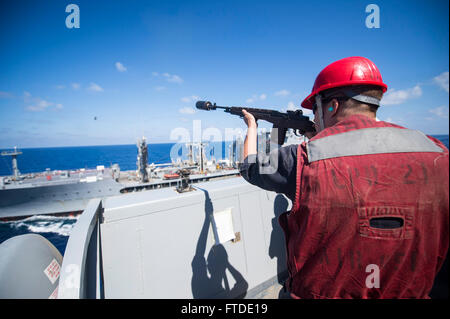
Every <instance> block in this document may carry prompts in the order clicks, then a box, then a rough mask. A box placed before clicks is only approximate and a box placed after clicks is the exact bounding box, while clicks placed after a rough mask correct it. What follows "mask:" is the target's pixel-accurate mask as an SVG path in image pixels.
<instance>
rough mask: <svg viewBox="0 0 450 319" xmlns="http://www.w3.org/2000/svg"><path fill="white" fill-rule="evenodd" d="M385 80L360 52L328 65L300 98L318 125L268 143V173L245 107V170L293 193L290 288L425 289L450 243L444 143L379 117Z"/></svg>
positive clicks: (352, 293)
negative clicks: (294, 138)
mask: <svg viewBox="0 0 450 319" xmlns="http://www.w3.org/2000/svg"><path fill="white" fill-rule="evenodd" d="M386 90H387V85H386V84H385V83H383V80H382V77H381V74H380V72H379V70H378V68H377V67H376V66H375V64H374V63H373V62H372V61H370V60H368V59H366V58H363V57H349V58H344V59H341V60H338V61H336V62H334V63H332V64H330V65H328V66H327V67H326V68H325V69H323V70H322V71H321V72H320V73H319V75H318V76H317V78H316V81H315V83H314V86H313V89H312V92H311V94H310V95H308V96H307V97H306V99H305V100H304V101H303V102H302V103H301V105H302V106H303V107H304V108H307V109H312V110H313V112H314V122H315V127H316V132H317V133H316V135H315V136H313V137H311V136H310V137H311V138H310V139H309V141H308V142H304V143H302V144H300V145H289V146H285V147H281V148H279V149H278V150H277V151H274V152H272V154H271V155H270V163H269V164H270V165H272V166H273V168H274V172H271V173H265V172H268V171H270V170H267V169H265V170H263V169H262V167H261V165H260V161H259V160H258V156H257V149H256V145H257V144H256V143H257V141H256V136H257V133H256V132H257V123H256V121H255V118H254V117H253V116H252V115H251V114H250V113H248V112H245V118H244V120H245V122H246V124H247V126H248V131H247V137H246V140H245V143H244V158H245V160H244V163H243V164H242V165H241V167H240V170H241V174H242V176H243V177H244V178H245V179H246V180H247V181H248V182H250V183H251V184H254V185H256V186H259V187H261V188H263V189H266V190H269V191H275V192H278V193H284V194H285V195H286V196H287V197H288V198H290V199H291V200H292V203H293V205H292V209H291V210H290V211H288V212H285V213H284V214H282V215H281V216H280V218H279V223H280V225H281V227H282V228H283V230H284V233H285V239H286V250H287V268H288V271H289V278H288V280H287V281H286V284H285V288H286V289H287V291H288V292H289V295H290V297H292V298H429V293H430V290H431V288H432V286H433V281H434V279H435V276H436V274H437V273H438V271H439V269H440V268H441V266H442V264H443V262H444V259H445V256H446V254H447V250H448V242H449V223H448V212H449V207H448V205H449V197H448V193H449V180H448V178H449V152H448V149H447V148H446V147H445V146H444V145H443V144H442V143H441V142H440V141H438V140H437V139H435V138H433V137H429V136H426V135H424V134H423V133H421V132H419V131H415V130H410V129H406V128H404V127H401V126H398V125H395V124H392V123H388V122H383V121H378V120H377V119H376V112H377V109H378V107H379V106H380V101H381V98H382V96H383V93H384V92H385V91H386ZM273 163H275V164H273Z"/></svg>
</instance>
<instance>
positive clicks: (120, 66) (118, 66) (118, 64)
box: [115, 62, 127, 72]
mask: <svg viewBox="0 0 450 319" xmlns="http://www.w3.org/2000/svg"><path fill="white" fill-rule="evenodd" d="M115 65H116V69H117V71H119V72H125V71H126V70H127V68H126V67H125V66H124V65H123V64H122V63H120V62H116V64H115Z"/></svg>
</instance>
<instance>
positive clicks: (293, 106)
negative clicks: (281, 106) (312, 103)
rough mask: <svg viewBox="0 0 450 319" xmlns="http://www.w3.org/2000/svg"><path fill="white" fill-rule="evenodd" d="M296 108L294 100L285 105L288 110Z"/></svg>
mask: <svg viewBox="0 0 450 319" xmlns="http://www.w3.org/2000/svg"><path fill="white" fill-rule="evenodd" d="M297 109H298V108H297V107H296V106H295V103H294V102H292V101H291V102H289V103H288V106H287V110H288V111H295V110H297Z"/></svg>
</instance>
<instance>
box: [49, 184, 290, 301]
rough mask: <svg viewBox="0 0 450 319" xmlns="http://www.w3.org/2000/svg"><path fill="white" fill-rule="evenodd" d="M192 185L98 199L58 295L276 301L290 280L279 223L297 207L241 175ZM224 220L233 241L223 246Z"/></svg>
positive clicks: (71, 247) (85, 217)
mask: <svg viewBox="0 0 450 319" xmlns="http://www.w3.org/2000/svg"><path fill="white" fill-rule="evenodd" d="M194 188H195V189H196V190H195V191H191V192H187V193H178V192H176V191H175V190H174V189H173V188H164V189H158V190H153V191H151V192H138V193H129V194H124V195H120V196H113V197H109V198H107V199H104V200H101V199H94V200H91V201H90V203H89V205H88V206H87V208H86V209H85V211H84V212H83V214H82V215H81V217H80V218H79V220H78V222H77V224H76V225H75V227H74V229H73V230H72V233H71V236H70V238H69V241H68V244H67V247H66V252H65V255H64V259H63V263H62V267H61V275H60V278H59V287H58V298H244V297H245V298H268V297H270V296H268V295H267V294H265V293H264V291H267V290H268V289H267V288H269V290H270V289H272V290H274V286H275V287H279V284H278V283H279V282H281V281H282V280H283V279H284V276H285V274H286V266H285V258H286V256H285V245H284V235H283V232H282V230H281V228H280V227H279V225H278V221H277V219H278V216H279V215H280V214H281V213H282V212H284V211H286V210H288V209H289V208H290V206H291V203H290V201H289V200H288V199H286V197H284V196H283V195H280V194H275V193H273V192H267V191H263V190H261V189H259V188H256V187H254V186H252V185H250V184H248V183H247V182H246V181H245V180H243V179H242V178H241V177H235V178H229V179H225V180H219V181H209V182H206V183H198V184H195V186H194ZM220 214H225V215H226V214H229V216H231V220H232V222H231V225H232V226H231V228H232V229H231V231H232V232H233V233H234V234H235V236H234V239H232V240H226V241H223V242H221V241H222V240H223V238H222V239H220V235H219V234H220V233H221V232H223V228H224V224H220V222H219V219H218V216H219V215H220ZM221 216H222V215H221ZM227 216H228V215H227ZM228 226H229V225H228ZM228 231H230V229H228ZM275 290H276V289H275Z"/></svg>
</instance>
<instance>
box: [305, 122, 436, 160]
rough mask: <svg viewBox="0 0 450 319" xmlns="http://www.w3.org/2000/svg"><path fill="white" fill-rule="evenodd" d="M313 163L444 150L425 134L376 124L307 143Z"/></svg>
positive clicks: (309, 156)
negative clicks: (345, 157)
mask: <svg viewBox="0 0 450 319" xmlns="http://www.w3.org/2000/svg"><path fill="white" fill-rule="evenodd" d="M306 151H307V153H308V161H309V162H310V163H312V162H316V161H320V160H323V159H327V158H334V157H342V156H355V155H369V154H382V153H411V152H438V153H441V152H443V149H442V148H440V147H439V146H437V145H436V144H435V143H433V141H431V140H430V139H429V138H428V137H426V135H425V134H423V133H422V132H419V131H415V130H409V129H400V128H396V127H375V128H365V129H359V130H354V131H350V132H345V133H340V134H335V135H330V136H326V137H323V138H321V139H318V140H314V141H310V142H308V143H307V144H306Z"/></svg>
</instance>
